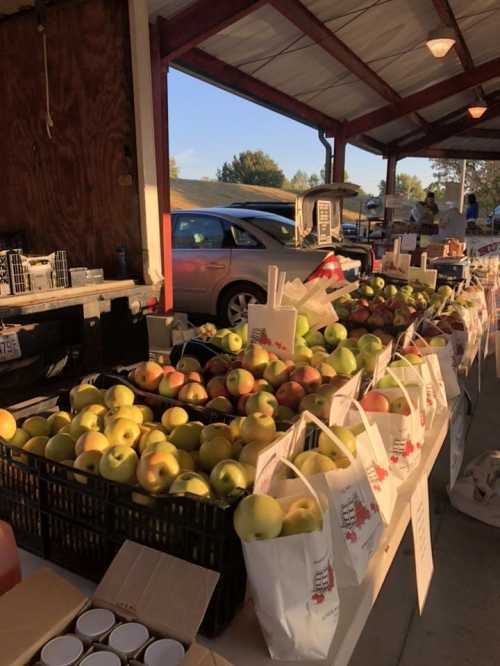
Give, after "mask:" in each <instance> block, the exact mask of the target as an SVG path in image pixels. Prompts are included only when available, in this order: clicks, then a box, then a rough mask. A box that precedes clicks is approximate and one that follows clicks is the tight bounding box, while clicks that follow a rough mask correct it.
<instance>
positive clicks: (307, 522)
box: [281, 508, 323, 536]
mask: <svg viewBox="0 0 500 666" xmlns="http://www.w3.org/2000/svg"><path fill="white" fill-rule="evenodd" d="M322 526H323V520H319V521H318V518H317V515H316V514H315V513H313V512H312V511H309V510H308V509H300V508H297V509H294V510H293V511H290V510H289V511H287V513H286V514H285V518H284V519H283V527H282V529H281V536H292V535H294V534H304V533H307V532H316V531H317V530H320V529H321V528H322Z"/></svg>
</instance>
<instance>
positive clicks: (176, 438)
mask: <svg viewBox="0 0 500 666" xmlns="http://www.w3.org/2000/svg"><path fill="white" fill-rule="evenodd" d="M202 430H203V423H200V422H199V421H191V422H190V423H185V424H183V425H179V426H176V427H175V428H174V429H173V430H172V432H171V433H170V434H169V440H170V441H171V442H172V444H174V445H175V446H176V447H177V448H178V449H182V450H183V451H194V450H195V449H198V448H199V447H200V437H201V431H202Z"/></svg>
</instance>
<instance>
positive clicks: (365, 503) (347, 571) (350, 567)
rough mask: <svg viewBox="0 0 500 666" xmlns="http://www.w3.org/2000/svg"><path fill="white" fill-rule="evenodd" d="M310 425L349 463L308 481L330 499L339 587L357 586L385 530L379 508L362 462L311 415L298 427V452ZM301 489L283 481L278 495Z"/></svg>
mask: <svg viewBox="0 0 500 666" xmlns="http://www.w3.org/2000/svg"><path fill="white" fill-rule="evenodd" d="M310 423H313V424H314V425H316V426H317V427H318V428H319V429H320V430H321V431H322V432H323V433H324V434H325V436H326V437H327V438H329V439H330V440H332V441H333V442H334V443H335V445H336V447H337V448H338V449H339V450H340V451H341V452H342V454H343V456H344V457H345V458H347V460H348V461H349V465H348V466H347V467H343V468H340V467H339V468H337V469H335V470H332V471H329V472H324V473H320V474H314V475H312V476H309V477H308V481H309V483H310V484H311V485H312V486H313V488H314V489H315V490H316V492H317V493H318V494H319V495H321V496H325V497H326V498H327V499H328V506H329V509H330V527H331V532H332V539H333V556H334V562H335V573H336V575H337V580H338V584H339V587H348V586H350V585H357V584H358V583H360V582H361V581H362V580H363V578H364V577H365V574H366V571H367V569H368V564H369V562H370V558H371V557H372V555H373V554H374V553H375V551H376V550H377V546H378V544H379V542H380V538H381V536H382V532H383V529H384V528H383V522H382V518H381V516H380V513H379V507H378V504H377V501H376V499H375V496H374V493H373V490H372V487H371V485H370V483H369V481H368V479H367V477H366V472H365V470H364V467H363V465H362V463H361V460H360V458H359V457H354V456H353V455H352V453H351V451H350V450H349V449H348V448H347V447H346V446H345V444H344V443H343V442H342V441H341V440H340V439H339V438H338V437H337V436H336V435H335V434H334V433H333V432H332V431H331V430H330V428H328V426H326V425H325V424H324V423H322V422H321V421H320V420H319V419H318V418H317V417H316V416H314V415H313V414H311V413H310V412H307V411H306V412H303V414H302V418H301V420H300V421H299V423H298V424H297V425H296V427H297V433H298V435H299V437H298V440H297V443H298V446H297V447H296V449H295V452H296V453H297V452H300V451H303V449H304V444H305V440H306V431H307V426H308V424H310ZM300 485H301V482H300V480H299V479H282V480H281V481H279V485H277V486H276V490H277V492H276V494H277V496H280V495H291V494H296V493H297V492H298V490H299V488H300Z"/></svg>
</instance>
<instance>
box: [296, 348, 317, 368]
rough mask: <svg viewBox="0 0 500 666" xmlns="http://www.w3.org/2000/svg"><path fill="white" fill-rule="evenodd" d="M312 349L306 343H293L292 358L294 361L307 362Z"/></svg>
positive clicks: (311, 354) (311, 355)
mask: <svg viewBox="0 0 500 666" xmlns="http://www.w3.org/2000/svg"><path fill="white" fill-rule="evenodd" d="M313 354H314V352H313V350H312V349H309V347H307V346H306V345H297V344H296V345H295V347H294V350H293V360H294V361H295V363H297V364H298V363H308V362H309V361H310V360H311V359H312V357H313Z"/></svg>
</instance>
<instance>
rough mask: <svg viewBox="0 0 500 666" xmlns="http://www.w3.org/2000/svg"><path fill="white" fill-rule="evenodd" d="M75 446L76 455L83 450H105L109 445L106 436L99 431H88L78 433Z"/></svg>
mask: <svg viewBox="0 0 500 666" xmlns="http://www.w3.org/2000/svg"><path fill="white" fill-rule="evenodd" d="M74 446H75V454H76V456H77V457H78V456H79V455H80V454H81V453H84V452H85V451H101V452H102V451H105V450H106V449H107V448H108V446H110V443H109V440H108V438H107V437H106V436H105V435H103V434H102V433H101V432H96V431H92V430H91V431H89V432H84V433H83V435H80V437H79V438H78V440H77V442H76V444H75V445H74Z"/></svg>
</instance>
